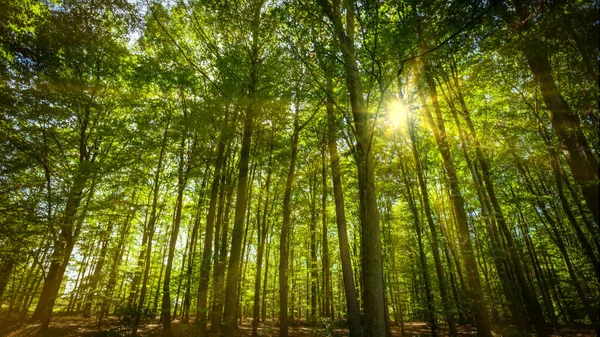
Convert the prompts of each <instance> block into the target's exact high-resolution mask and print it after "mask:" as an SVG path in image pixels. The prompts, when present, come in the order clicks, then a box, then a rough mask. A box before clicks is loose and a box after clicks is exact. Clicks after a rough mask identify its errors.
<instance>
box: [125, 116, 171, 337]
mask: <svg viewBox="0 0 600 337" xmlns="http://www.w3.org/2000/svg"><path fill="white" fill-rule="evenodd" d="M170 123H171V115H168V116H167V124H166V126H165V132H164V133H163V140H162V145H161V148H160V154H159V156H158V165H157V167H156V173H155V174H154V186H153V188H152V209H151V211H150V220H149V221H148V225H147V226H146V228H145V230H146V231H147V232H148V234H147V238H148V239H147V241H146V247H143V249H145V250H146V251H145V253H144V255H145V258H146V261H145V262H144V275H143V278H142V290H141V292H140V296H139V298H140V300H139V302H138V305H137V310H136V312H135V318H134V322H133V326H132V328H131V334H132V335H133V336H136V335H137V329H138V327H139V326H140V320H141V318H142V317H141V313H142V310H143V309H144V300H145V298H146V291H147V286H148V285H147V283H148V275H149V273H150V263H151V257H152V239H153V238H154V232H155V229H156V228H155V225H156V219H157V209H158V193H159V189H160V173H161V172H162V168H163V160H164V156H165V148H166V147H167V140H168V131H169V125H170ZM140 255H141V254H140Z"/></svg>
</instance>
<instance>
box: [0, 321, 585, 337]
mask: <svg viewBox="0 0 600 337" xmlns="http://www.w3.org/2000/svg"><path fill="white" fill-rule="evenodd" d="M96 323H97V321H96V320H94V319H89V318H83V317H81V316H55V317H53V319H52V323H51V324H50V329H49V331H48V335H47V336H51V337H75V336H82V337H117V336H128V335H130V328H129V327H128V326H126V325H123V324H121V323H120V322H119V320H118V318H117V317H109V318H108V319H107V320H106V322H105V323H104V324H103V325H102V327H101V328H98V327H97V325H96ZM250 323H251V321H249V320H248V321H244V322H243V323H242V324H241V325H240V326H239V328H238V329H237V330H236V332H235V336H236V337H246V336H251V335H252V327H251V324H250ZM39 327H40V325H39V324H30V323H27V322H21V323H13V324H6V325H4V324H2V325H0V336H7V337H34V336H38V331H39ZM161 329H162V324H159V323H158V321H148V322H145V324H143V325H142V326H140V328H139V329H138V336H140V337H158V336H160V334H161ZM172 329H173V336H174V337H183V336H198V333H197V331H196V328H195V326H194V324H182V323H180V322H179V321H178V320H176V321H174V322H173V324H172ZM278 330H279V329H278V327H277V326H276V325H275V324H273V323H272V322H266V323H264V324H261V327H260V329H259V336H278ZM458 330H459V335H461V336H473V335H475V332H476V331H475V329H474V328H471V327H469V326H460V327H459V329H458ZM392 335H393V336H403V335H402V331H401V328H400V327H399V326H393V327H392ZM429 335H430V330H429V327H428V326H427V324H425V323H422V322H406V323H404V336H429ZM441 335H444V334H443V331H442V334H441ZM495 335H497V336H503V335H504V334H503V333H496V334H495ZM593 335H594V332H593V329H592V328H591V327H590V326H570V327H564V326H563V327H561V328H560V329H559V331H556V332H555V335H554V336H578V337H588V336H593ZM289 336H290V337H310V336H324V337H325V336H327V337H342V336H348V330H347V329H338V328H327V327H324V326H308V325H292V326H290V331H289Z"/></svg>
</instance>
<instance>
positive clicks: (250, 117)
mask: <svg viewBox="0 0 600 337" xmlns="http://www.w3.org/2000/svg"><path fill="white" fill-rule="evenodd" d="M262 5H263V1H262V0H259V1H257V2H256V4H255V8H254V17H253V19H252V27H251V30H252V51H251V65H250V84H249V87H248V93H249V94H248V99H249V104H248V107H247V109H246V116H245V121H244V134H243V136H242V148H241V150H240V162H239V166H238V167H239V174H238V187H237V195H236V203H235V217H234V221H233V230H232V231H231V254H230V257H229V266H228V268H227V282H226V289H225V308H224V312H223V318H224V327H225V329H224V330H225V331H224V332H225V336H226V337H232V336H233V330H234V329H235V327H236V319H235V318H236V317H235V315H236V310H237V301H236V299H237V283H238V279H239V276H240V253H241V248H242V247H241V244H242V234H243V231H244V215H245V213H246V197H247V195H246V193H247V186H246V185H247V183H248V164H249V162H250V143H251V140H252V131H253V128H254V114H255V110H258V109H257V107H256V106H255V105H256V104H257V102H256V101H255V94H256V89H257V86H258V69H257V68H258V63H259V62H260V60H259V45H258V43H259V41H258V40H259V32H260V10H261V8H262Z"/></svg>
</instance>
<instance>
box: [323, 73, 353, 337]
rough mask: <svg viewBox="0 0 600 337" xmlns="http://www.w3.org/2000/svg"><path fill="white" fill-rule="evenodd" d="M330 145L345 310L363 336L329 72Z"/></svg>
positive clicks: (351, 332)
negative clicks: (351, 255) (349, 241)
mask: <svg viewBox="0 0 600 337" xmlns="http://www.w3.org/2000/svg"><path fill="white" fill-rule="evenodd" d="M326 90H327V101H326V108H327V146H328V148H329V160H330V162H331V180H332V185H333V199H334V203H335V221H336V224H337V232H338V240H339V245H340V259H341V262H342V277H343V280H344V293H345V295H346V308H347V310H348V321H349V324H350V326H349V328H350V337H360V336H362V326H361V322H360V306H359V305H358V297H357V294H356V286H355V285H354V272H353V271H352V261H351V257H350V244H349V243H348V230H347V226H346V214H345V209H344V192H343V189H342V179H341V173H340V157H339V155H338V150H337V125H336V122H335V115H334V110H333V83H332V76H331V73H330V72H328V73H327V87H326Z"/></svg>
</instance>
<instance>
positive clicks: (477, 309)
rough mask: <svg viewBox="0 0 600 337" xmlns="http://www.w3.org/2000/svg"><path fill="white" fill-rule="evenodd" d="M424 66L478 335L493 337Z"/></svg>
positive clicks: (431, 83) (432, 87)
mask: <svg viewBox="0 0 600 337" xmlns="http://www.w3.org/2000/svg"><path fill="white" fill-rule="evenodd" d="M423 63H424V72H425V78H426V80H427V83H428V86H429V98H430V99H431V102H432V104H433V108H434V111H435V114H436V119H437V124H436V122H435V121H434V119H433V115H432V114H431V111H430V110H429V107H428V106H427V102H426V101H425V97H424V95H423V93H421V92H420V91H419V98H420V100H421V103H422V105H423V108H424V111H425V114H426V117H427V120H428V122H429V124H430V125H431V128H432V131H433V135H434V138H435V141H436V143H437V146H438V149H439V151H440V154H441V155H442V160H443V164H444V169H445V172H446V178H447V182H448V184H449V188H450V191H451V192H450V200H451V201H452V207H453V210H454V212H455V217H456V222H457V227H458V234H459V244H460V248H461V253H462V258H463V261H464V264H465V268H466V269H467V282H468V284H469V294H470V297H471V301H472V307H473V317H474V318H475V325H476V326H477V335H478V336H480V337H489V336H491V326H490V321H489V314H488V311H487V308H486V305H485V302H484V300H483V294H482V292H481V280H480V277H479V271H478V270H477V262H476V260H475V255H474V252H473V244H472V242H471V234H470V231H469V224H468V222H467V214H466V212H465V208H464V200H463V197H462V195H461V192H460V187H459V185H458V179H457V176H456V170H455V169H454V163H453V162H452V157H451V155H450V148H449V145H448V141H447V139H446V129H445V127H444V121H443V118H442V111H441V109H440V107H439V104H438V100H437V91H436V87H435V82H434V81H433V77H432V75H431V74H430V69H429V66H428V65H427V63H426V61H423Z"/></svg>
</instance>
